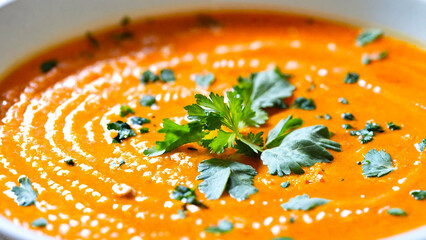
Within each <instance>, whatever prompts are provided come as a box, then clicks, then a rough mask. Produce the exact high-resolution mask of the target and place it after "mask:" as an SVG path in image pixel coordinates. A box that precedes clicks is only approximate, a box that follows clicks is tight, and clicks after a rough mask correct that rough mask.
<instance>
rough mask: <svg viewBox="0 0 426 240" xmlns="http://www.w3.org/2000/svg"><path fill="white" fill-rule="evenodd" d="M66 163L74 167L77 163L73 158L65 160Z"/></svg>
mask: <svg viewBox="0 0 426 240" xmlns="http://www.w3.org/2000/svg"><path fill="white" fill-rule="evenodd" d="M64 162H65V163H66V164H68V165H70V166H72V167H74V165H75V163H74V159H72V158H68V159H64Z"/></svg>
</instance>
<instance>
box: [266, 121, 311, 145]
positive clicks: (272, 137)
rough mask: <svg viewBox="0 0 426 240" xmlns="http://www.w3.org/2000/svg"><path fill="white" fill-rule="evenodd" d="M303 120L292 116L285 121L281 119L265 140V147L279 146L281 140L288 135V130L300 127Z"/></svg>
mask: <svg viewBox="0 0 426 240" xmlns="http://www.w3.org/2000/svg"><path fill="white" fill-rule="evenodd" d="M302 124H303V120H302V119H300V118H293V116H292V115H290V116H288V117H287V118H286V119H282V120H281V121H280V122H279V123H278V124H277V125H276V126H275V127H274V128H273V129H271V131H269V133H268V137H267V138H266V144H265V147H267V148H273V147H277V146H279V145H280V144H281V142H282V140H283V139H284V138H285V137H286V136H287V135H288V134H289V133H290V132H289V131H290V130H293V129H295V128H298V127H300V126H302Z"/></svg>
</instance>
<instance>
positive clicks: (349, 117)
mask: <svg viewBox="0 0 426 240" xmlns="http://www.w3.org/2000/svg"><path fill="white" fill-rule="evenodd" d="M342 118H343V119H345V120H348V121H353V120H355V116H354V115H352V113H342Z"/></svg>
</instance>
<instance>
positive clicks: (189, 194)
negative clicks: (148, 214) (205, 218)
mask: <svg viewBox="0 0 426 240" xmlns="http://www.w3.org/2000/svg"><path fill="white" fill-rule="evenodd" d="M196 189H197V188H194V189H190V188H188V187H186V186H183V185H179V186H176V187H175V189H174V190H173V192H172V194H170V198H171V199H174V200H178V201H181V202H183V203H184V205H183V211H184V212H186V205H187V204H192V205H195V206H198V207H200V208H207V206H206V205H204V204H203V203H202V202H200V201H198V200H197V195H196V194H195V190H196Z"/></svg>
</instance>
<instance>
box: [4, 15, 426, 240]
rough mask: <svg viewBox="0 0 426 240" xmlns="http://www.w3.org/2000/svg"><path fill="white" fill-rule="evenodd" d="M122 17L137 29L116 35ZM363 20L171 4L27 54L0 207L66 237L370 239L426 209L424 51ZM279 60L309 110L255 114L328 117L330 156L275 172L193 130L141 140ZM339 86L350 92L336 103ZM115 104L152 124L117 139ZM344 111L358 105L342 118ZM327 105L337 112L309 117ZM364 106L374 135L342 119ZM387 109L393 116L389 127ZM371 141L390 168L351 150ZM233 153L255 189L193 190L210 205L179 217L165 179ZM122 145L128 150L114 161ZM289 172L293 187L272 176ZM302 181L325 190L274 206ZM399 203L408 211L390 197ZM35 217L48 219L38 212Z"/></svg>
mask: <svg viewBox="0 0 426 240" xmlns="http://www.w3.org/2000/svg"><path fill="white" fill-rule="evenodd" d="M206 19H207V20H206ZM212 19H213V20H212ZM124 31H128V32H131V33H132V34H133V37H132V38H124V39H121V40H117V39H114V38H113V37H111V36H112V35H117V34H121V33H122V32H124ZM359 31H360V29H357V28H352V27H348V26H343V25H338V24H335V23H330V22H325V21H322V20H316V19H309V18H306V17H299V16H287V15H280V14H271V13H265V14H263V13H232V12H231V13H213V14H212V15H211V17H205V16H203V17H200V16H196V15H187V16H174V17H168V18H159V19H149V20H145V21H140V22H131V23H130V24H129V25H126V26H125V27H121V26H117V27H116V28H114V29H112V30H109V31H105V32H100V33H97V32H94V33H93V36H94V37H95V38H96V40H97V41H98V43H99V47H96V46H94V45H93V44H92V43H91V42H90V41H88V40H87V39H86V38H81V39H78V40H75V41H73V42H70V43H66V44H64V45H62V46H60V47H57V48H54V49H53V50H50V51H48V52H45V53H43V54H41V55H38V56H37V57H35V58H32V59H31V60H29V61H28V62H26V63H25V64H23V65H21V66H19V67H18V68H17V69H16V70H14V71H13V72H12V73H11V74H10V75H8V76H6V78H5V79H3V80H2V83H1V86H0V87H1V88H0V90H1V101H2V104H1V111H0V113H1V118H2V122H1V126H0V141H1V144H0V162H1V164H0V194H1V198H0V199H1V200H0V214H1V215H2V216H3V217H5V218H7V219H10V220H12V221H14V222H15V223H17V224H19V225H21V226H24V227H26V228H31V229H33V230H35V231H37V232H38V233H39V234H46V235H49V236H55V237H58V238H60V239H105V238H107V239H114V238H115V239H134V240H136V239H140V238H143V239H156V238H158V239H178V238H179V239H217V238H221V239H272V238H274V237H280V236H287V237H292V238H293V239H377V238H382V237H387V236H391V235H394V234H397V233H401V232H404V231H408V230H411V229H414V228H416V227H420V226H422V225H424V224H426V200H424V201H419V200H415V199H414V198H413V197H412V196H411V195H410V194H409V193H410V191H412V190H418V189H423V190H426V181H425V177H424V176H425V172H426V166H425V160H426V159H425V156H426V152H419V151H417V150H416V148H415V147H414V145H415V144H416V143H419V142H420V141H421V140H422V139H424V138H426V130H425V125H426V79H425V76H426V64H425V60H426V53H425V52H424V51H423V50H420V49H418V48H416V47H414V46H412V45H410V44H408V43H405V42H402V41H399V40H395V39H392V38H390V37H382V38H380V39H378V40H376V41H374V42H373V43H371V44H368V45H366V46H364V47H358V46H356V45H355V39H356V37H357V35H358V34H359ZM377 51H388V57H387V58H385V59H383V60H380V61H373V62H372V63H371V64H369V65H364V64H362V63H361V56H362V55H363V54H364V53H374V52H377ZM50 59H57V61H58V65H57V67H55V68H53V69H52V70H50V71H48V72H47V73H42V72H41V71H40V64H42V63H43V62H45V61H47V60H50ZM275 66H277V67H279V68H280V69H281V71H282V72H284V73H288V74H291V75H292V77H291V78H290V80H289V81H290V83H291V84H293V85H294V86H295V87H296V90H295V92H294V94H293V96H292V97H291V98H288V99H286V100H285V102H286V103H289V104H291V103H292V102H293V100H294V99H295V98H296V97H301V96H302V97H307V98H312V99H313V100H314V101H315V104H316V110H313V111H306V110H302V109H296V108H293V107H290V108H288V109H279V110H274V109H271V110H268V112H269V113H270V119H269V121H268V122H267V124H265V125H262V126H261V127H260V128H252V129H250V130H252V131H253V132H259V131H263V132H266V133H267V132H268V131H269V130H270V129H271V128H272V127H273V126H275V124H277V123H278V122H279V121H280V120H281V119H283V118H286V117H287V116H289V115H290V114H292V115H293V116H294V117H299V118H302V119H303V121H304V125H303V126H311V125H317V124H322V125H325V126H327V127H328V128H329V130H330V131H331V132H333V133H334V136H332V138H331V140H333V141H336V142H338V143H340V144H341V145H342V147H341V148H342V151H341V152H335V151H330V152H331V153H332V154H333V156H334V160H333V161H332V162H331V163H316V164H315V165H314V166H312V167H306V168H304V170H305V174H302V175H296V174H293V173H292V174H291V175H289V176H284V177H279V176H272V175H270V174H269V173H268V168H267V166H265V165H263V164H262V161H261V160H260V159H259V158H248V157H245V156H243V155H238V154H235V152H234V151H233V150H228V151H226V152H225V153H224V154H218V155H217V154H210V153H209V152H208V151H207V150H206V149H204V148H202V147H200V146H199V145H198V144H196V143H191V144H187V145H184V146H182V147H180V148H178V149H176V150H174V151H172V152H170V153H166V154H164V155H162V156H158V157H147V156H145V155H144V154H143V150H145V149H146V148H149V147H152V146H154V145H155V141H159V140H163V139H164V134H161V133H158V132H157V131H158V130H159V129H160V128H161V123H162V120H163V119H164V118H171V119H172V120H174V121H175V122H177V123H181V124H183V123H185V122H186V118H185V115H186V111H185V110H184V109H183V107H184V106H186V105H189V104H192V103H194V102H195V99H194V95H195V94H196V93H201V94H205V95H206V94H208V93H210V92H215V93H219V94H223V93H224V92H225V91H229V90H231V88H232V87H233V86H235V85H236V84H237V78H238V76H248V75H249V74H250V73H252V72H259V71H263V70H266V69H272V68H274V67H275ZM164 68H170V69H172V70H173V71H174V73H175V75H176V81H172V82H167V83H163V82H161V81H158V82H155V83H149V84H145V85H144V84H141V83H140V81H139V78H140V76H141V74H142V73H143V72H144V71H146V70H148V69H150V70H151V71H152V72H154V73H159V72H160V70H161V69H164ZM348 72H356V73H358V74H359V75H360V79H359V81H358V82H357V83H355V84H346V83H344V82H343V79H344V78H345V75H346V74H347V73H348ZM206 73H213V74H214V75H215V78H216V80H215V82H214V83H213V84H212V85H211V86H210V87H208V88H204V87H200V86H197V85H196V83H195V82H194V79H195V76H196V75H197V74H206ZM313 86H315V87H313ZM147 94H150V95H154V96H155V97H156V99H157V104H156V105H154V106H152V107H144V106H141V105H140V104H139V98H140V97H141V96H143V95H147ZM340 97H344V98H346V99H347V100H348V102H349V104H346V105H345V104H342V103H340V102H339V101H338V99H339V98H340ZM122 104H126V105H129V106H130V107H132V108H133V109H134V110H135V114H134V115H133V116H140V117H146V118H149V119H150V120H151V123H149V124H145V125H144V127H148V128H149V132H148V133H146V134H139V133H138V134H137V136H135V137H132V138H129V139H126V140H124V141H123V142H122V143H121V144H118V143H111V141H112V138H113V137H114V136H115V135H116V134H117V133H116V132H115V131H109V130H107V127H106V124H107V123H110V122H114V121H117V120H122V121H127V120H128V119H129V117H131V116H132V115H128V116H126V117H120V106H121V105H122ZM347 112H350V113H352V114H353V115H354V116H355V120H354V121H347V120H344V119H342V117H341V114H342V113H347ZM324 114H329V115H330V116H331V119H330V120H326V119H324V118H318V117H317V116H319V115H324ZM367 121H371V122H375V123H378V124H380V125H381V126H383V127H384V129H385V132H384V133H378V134H376V136H375V137H374V140H373V141H371V142H369V143H367V144H361V143H360V142H359V141H358V139H357V137H354V136H350V134H349V131H350V130H346V129H343V128H342V124H347V123H349V124H351V125H352V126H353V127H354V128H355V129H363V128H364V126H365V124H366V122H367ZM391 121H392V122H394V123H395V124H397V125H400V126H401V130H395V131H390V130H389V129H388V128H386V123H388V122H391ZM131 126H132V128H134V129H135V130H138V129H139V128H140V127H138V126H136V125H131ZM188 147H193V148H196V149H198V151H194V150H188ZM370 149H378V150H382V149H384V150H385V151H386V152H387V153H389V154H390V155H391V156H392V159H393V167H394V171H393V172H391V173H389V174H387V175H385V176H382V177H378V178H377V177H373V178H367V177H365V176H364V175H363V174H362V173H363V171H362V167H361V166H360V165H359V164H358V163H359V162H361V161H362V160H363V159H364V155H365V154H366V153H367V152H368V151H369V150H370ZM227 155H232V158H233V159H234V160H238V161H240V162H243V163H245V164H249V165H251V166H252V167H254V168H255V169H256V171H257V172H258V175H257V176H256V177H255V178H254V186H255V187H256V188H258V190H259V191H258V193H256V194H254V195H252V196H250V198H249V199H247V200H244V201H237V200H235V199H234V198H231V197H230V196H229V195H228V194H224V195H223V196H222V197H221V198H220V199H219V200H208V199H206V198H205V195H204V194H203V193H201V192H199V191H198V190H197V197H198V199H199V200H200V201H202V202H203V203H204V204H206V205H207V206H208V209H198V208H197V207H194V206H191V207H190V208H189V211H188V214H187V216H186V218H184V219H182V218H180V217H179V215H178V210H179V209H181V207H182V202H180V201H177V200H173V199H171V198H170V193H171V192H172V190H173V189H174V187H176V186H178V185H179V184H182V185H185V186H188V187H192V188H193V187H195V186H197V185H198V184H199V183H200V182H201V181H198V180H195V178H196V176H197V175H198V174H199V173H198V171H197V166H198V164H199V163H200V162H201V161H202V160H205V159H210V158H213V157H217V158H226V156H227ZM64 158H72V159H74V161H75V166H69V165H67V164H65V163H64V162H63V161H62V159H64ZM121 160H124V161H125V164H123V165H122V166H119V167H118V166H117V165H118V164H117V163H119V162H120V161H121ZM21 175H25V176H28V178H29V179H30V180H31V182H32V183H33V188H34V189H35V190H36V191H37V192H38V198H37V203H36V204H35V205H32V206H29V207H23V206H18V204H17V203H16V202H15V196H14V194H13V193H12V192H11V191H10V189H11V188H12V187H13V186H15V185H19V183H18V177H19V176H21ZM285 181H289V182H290V187H288V188H282V187H281V186H280V184H281V183H282V182H285ZM115 184H126V185H128V186H129V187H131V188H133V189H134V190H135V191H136V194H135V197H133V198H125V197H120V196H117V194H116V193H115V192H114V191H113V186H114V185H115ZM302 194H308V195H309V196H310V197H320V198H325V199H329V200H331V201H330V202H329V203H327V204H325V205H323V206H319V207H316V208H314V209H312V210H310V211H300V210H293V211H291V210H289V211H285V210H284V209H283V208H282V207H281V206H280V205H281V204H282V203H285V202H287V201H288V200H289V199H290V198H293V197H295V196H297V195H302ZM395 207H397V208H401V209H403V210H404V211H405V212H406V213H407V216H403V217H398V216H393V215H390V214H388V213H387V210H388V209H389V208H395ZM40 217H43V218H45V219H46V220H47V221H48V224H47V226H46V227H42V228H34V227H31V222H32V221H33V220H35V219H37V218H40ZM221 219H227V220H228V221H230V222H232V223H233V225H234V229H233V230H232V231H230V232H229V233H226V234H222V235H219V236H218V235H215V234H211V233H207V232H205V231H204V230H205V228H206V227H208V226H212V225H216V224H217V223H218V221H219V220H221ZM290 219H292V220H290ZM139 237H140V238H139Z"/></svg>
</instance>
